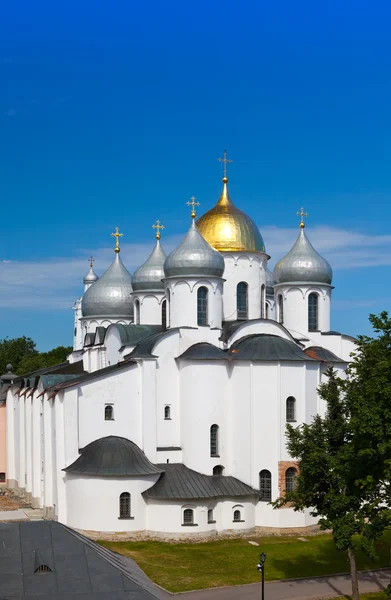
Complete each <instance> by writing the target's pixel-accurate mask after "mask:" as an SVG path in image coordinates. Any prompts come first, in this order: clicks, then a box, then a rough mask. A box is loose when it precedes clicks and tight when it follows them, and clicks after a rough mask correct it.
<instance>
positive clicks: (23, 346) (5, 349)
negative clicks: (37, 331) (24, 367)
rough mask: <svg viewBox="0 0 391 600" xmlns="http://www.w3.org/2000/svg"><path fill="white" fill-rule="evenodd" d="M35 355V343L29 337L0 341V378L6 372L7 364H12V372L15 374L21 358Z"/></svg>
mask: <svg viewBox="0 0 391 600" xmlns="http://www.w3.org/2000/svg"><path fill="white" fill-rule="evenodd" d="M37 354H38V350H37V349H36V346H35V342H34V341H33V340H32V339H31V338H29V337H26V336H23V337H19V338H13V339H9V338H5V339H3V340H0V376H1V375H3V374H4V373H5V372H6V366H7V364H9V363H10V364H12V367H13V370H14V372H16V371H17V370H18V367H19V364H20V361H21V360H22V358H23V357H25V356H31V357H32V356H36V355H37Z"/></svg>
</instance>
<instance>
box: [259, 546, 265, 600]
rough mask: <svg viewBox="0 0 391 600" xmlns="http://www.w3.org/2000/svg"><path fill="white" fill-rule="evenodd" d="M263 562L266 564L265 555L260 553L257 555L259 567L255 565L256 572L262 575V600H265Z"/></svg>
mask: <svg viewBox="0 0 391 600" xmlns="http://www.w3.org/2000/svg"><path fill="white" fill-rule="evenodd" d="M265 562H266V554H265V553H264V552H262V553H261V554H260V555H259V565H257V569H258V571H260V572H261V573H262V596H261V598H262V600H265Z"/></svg>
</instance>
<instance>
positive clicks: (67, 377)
mask: <svg viewBox="0 0 391 600" xmlns="http://www.w3.org/2000/svg"><path fill="white" fill-rule="evenodd" d="M79 376H80V374H79V373H72V374H71V373H50V374H49V375H41V376H40V377H39V379H40V380H41V382H42V385H43V389H44V390H46V389H47V388H50V387H53V386H54V385H57V384H58V383H64V382H66V381H71V380H72V379H76V377H79Z"/></svg>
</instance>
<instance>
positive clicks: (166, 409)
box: [164, 406, 171, 419]
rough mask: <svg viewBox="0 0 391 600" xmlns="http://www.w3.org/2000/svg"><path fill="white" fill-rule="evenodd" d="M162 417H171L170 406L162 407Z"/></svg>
mask: <svg viewBox="0 0 391 600" xmlns="http://www.w3.org/2000/svg"><path fill="white" fill-rule="evenodd" d="M164 418H165V419H171V406H165V407H164Z"/></svg>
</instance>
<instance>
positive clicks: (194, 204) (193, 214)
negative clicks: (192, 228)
mask: <svg viewBox="0 0 391 600" xmlns="http://www.w3.org/2000/svg"><path fill="white" fill-rule="evenodd" d="M190 200H191V202H186V204H187V206H191V218H192V219H195V218H196V216H197V215H196V211H195V210H194V207H195V206H200V203H199V202H196V199H195V196H192V197H191V198H190Z"/></svg>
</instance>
